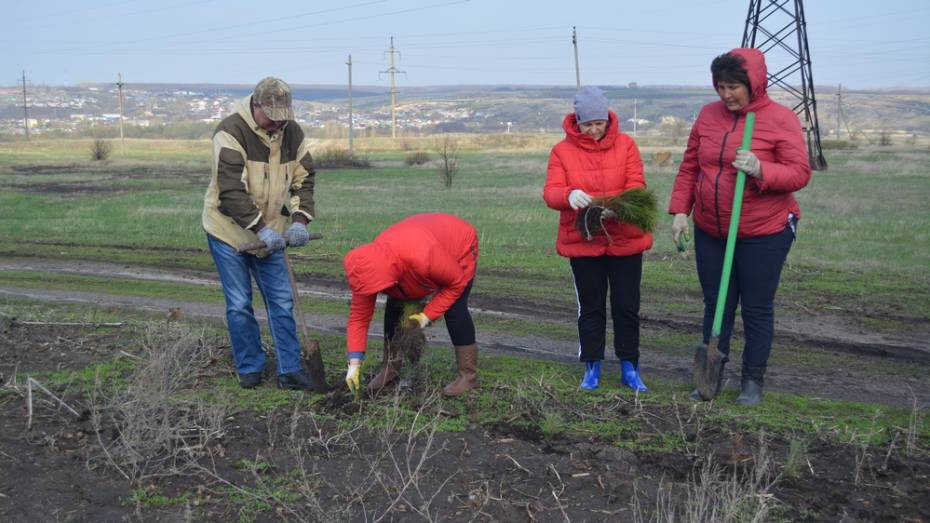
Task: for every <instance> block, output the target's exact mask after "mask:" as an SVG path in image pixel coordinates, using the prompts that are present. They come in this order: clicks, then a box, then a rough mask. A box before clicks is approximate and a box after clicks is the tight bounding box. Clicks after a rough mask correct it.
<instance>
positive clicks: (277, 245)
mask: <svg viewBox="0 0 930 523" xmlns="http://www.w3.org/2000/svg"><path fill="white" fill-rule="evenodd" d="M258 239H259V240H261V241H263V242H265V248H266V249H268V250H269V251H271V252H274V251H279V250H281V249H283V248H284V246H285V243H284V236H281V235H280V234H278V231H276V230H274V229H272V228H271V227H262V230H260V231H258Z"/></svg>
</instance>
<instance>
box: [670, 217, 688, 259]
mask: <svg viewBox="0 0 930 523" xmlns="http://www.w3.org/2000/svg"><path fill="white" fill-rule="evenodd" d="M690 239H691V234H690V230H689V228H688V215H687V214H685V213H681V212H680V213H678V214H676V215H675V218H674V219H673V220H672V240H673V241H674V242H675V245H676V246H677V247H678V252H684V250H685V244H686V243H688V240H690Z"/></svg>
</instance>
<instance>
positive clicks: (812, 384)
mask: <svg viewBox="0 0 930 523" xmlns="http://www.w3.org/2000/svg"><path fill="white" fill-rule="evenodd" d="M11 270H16V271H39V272H48V273H57V274H80V275H88V276H117V277H120V278H128V279H139V280H147V281H162V282H173V283H184V284H192V285H205V286H213V287H218V282H217V280H216V277H215V275H214V274H210V273H203V272H194V271H177V270H165V269H157V268H149V267H138V266H126V265H120V264H110V263H105V262H89V261H73V260H68V261H61V260H48V259H34V258H0V271H11ZM301 280H302V281H301V294H302V295H307V296H321V297H327V298H335V299H348V294H347V293H346V291H345V287H344V284H343V282H341V281H327V280H320V279H310V278H309V277H308V276H307V275H303V276H302V277H301ZM217 293H218V296H219V291H217ZM0 296H8V297H16V298H28V299H34V300H44V301H50V302H64V303H81V304H92V305H96V306H99V307H103V308H129V309H137V310H144V311H150V312H155V313H166V312H167V311H168V310H169V309H171V308H173V307H181V309H182V311H183V314H184V316H187V317H197V318H207V319H210V320H213V321H217V322H222V321H223V317H224V308H223V305H222V303H220V302H216V303H203V302H179V301H177V300H168V299H153V298H147V297H138V296H118V295H111V294H103V293H93V292H74V291H61V290H55V289H27V288H17V287H8V286H0ZM473 305H474V307H473V310H474V312H475V313H476V314H479V315H482V314H483V315H488V316H494V317H503V318H511V319H519V320H524V321H534V322H535V321H540V320H543V321H545V322H547V323H557V324H565V325H571V324H572V318H573V316H574V311H573V310H571V309H570V308H569V307H554V308H553V307H551V306H549V307H546V306H543V305H541V304H540V305H539V307H538V308H535V309H534V308H533V307H532V306H531V307H527V304H526V303H521V304H519V305H516V304H515V303H512V302H510V301H509V300H506V299H492V298H487V297H480V296H475V299H474V300H473ZM531 305H532V304H531ZM257 312H258V314H259V315H260V316H264V311H261V310H260V311H257ZM782 316H783V317H782V318H780V320H779V322H778V325H776V331H777V332H778V335H777V339H776V344H779V345H788V344H793V345H798V344H800V345H806V346H816V347H821V348H824V349H828V350H831V351H836V352H844V353H850V354H853V355H856V356H857V358H851V361H852V362H854V363H861V365H851V366H850V368H848V369H830V372H829V375H825V374H826V373H825V372H824V370H823V369H817V368H809V367H805V366H799V367H773V368H772V369H770V371H769V373H768V375H767V387H768V388H769V389H771V390H781V391H791V392H795V393H799V394H804V395H809V396H814V397H822V398H829V399H842V400H854V401H869V402H879V403H886V404H891V405H899V406H903V407H909V406H910V405H911V402H912V400H913V397H912V396H911V392H910V391H911V390H913V393H914V394H915V395H916V396H917V398H918V401H920V402H921V403H922V404H927V403H930V387H928V386H927V385H926V384H925V383H923V382H922V381H921V380H918V379H916V378H913V377H908V376H894V378H893V379H889V377H888V376H887V375H883V376H881V378H880V379H866V377H867V376H868V375H869V372H868V368H867V367H868V361H871V360H870V358H880V359H883V360H892V361H897V362H908V363H910V364H913V365H919V366H921V367H927V368H930V347H928V346H927V345H926V342H924V344H921V343H919V342H918V341H917V340H916V339H915V338H916V337H917V336H916V335H913V334H912V335H908V334H907V333H905V334H904V335H902V336H899V337H896V338H891V337H888V336H882V335H878V334H874V333H868V332H861V330H862V329H861V328H860V329H857V328H856V327H855V326H853V325H851V324H849V323H848V322H846V321H844V319H843V318H840V317H836V316H831V315H826V314H825V315H822V316H811V315H807V316H806V317H785V315H782ZM306 317H307V319H308V325H309V326H310V328H311V329H313V330H317V331H320V332H324V333H329V334H335V335H344V333H345V318H344V317H343V316H341V315H325V314H306ZM380 330H381V328H380V325H378V324H373V325H372V328H371V336H372V337H373V338H376V339H380V337H381V332H380ZM669 331H675V332H695V333H697V332H698V331H699V325H698V323H697V320H696V319H694V318H687V317H683V316H681V317H676V316H674V315H668V314H661V315H660V314H659V313H658V312H657V311H650V310H644V312H643V337H647V336H649V335H650V334H655V333H661V332H669ZM429 334H430V336H431V342H433V343H434V344H438V345H448V337H447V334H446V332H445V330H444V329H441V328H433V329H430V331H429ZM924 339H926V338H924ZM478 342H479V343H480V344H481V347H482V350H490V351H496V352H504V353H511V354H514V353H516V354H525V355H527V356H530V357H534V358H539V359H550V360H557V361H564V362H574V361H577V360H576V351H577V347H576V346H575V344H574V343H569V342H565V341H562V340H553V339H550V338H546V337H540V336H512V335H505V334H499V333H481V332H479V337H478ZM863 356H868V357H870V358H863ZM691 357H692V355H691V352H690V349H689V348H687V347H682V349H681V351H680V352H679V353H675V354H668V353H665V354H661V353H647V354H645V358H644V359H645V362H646V365H648V368H649V374H650V375H654V376H659V377H662V378H665V379H671V380H674V381H679V382H683V383H684V382H688V381H690V380H691ZM729 373H730V374H729V381H728V385H729V386H731V387H737V386H738V381H739V377H738V374H737V373H735V372H734V371H733V370H729Z"/></svg>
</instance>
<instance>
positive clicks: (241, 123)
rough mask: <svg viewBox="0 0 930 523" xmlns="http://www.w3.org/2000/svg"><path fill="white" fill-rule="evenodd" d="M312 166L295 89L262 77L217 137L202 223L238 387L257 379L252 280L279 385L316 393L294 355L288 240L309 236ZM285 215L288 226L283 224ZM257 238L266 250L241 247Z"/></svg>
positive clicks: (260, 363) (261, 357) (300, 241)
mask: <svg viewBox="0 0 930 523" xmlns="http://www.w3.org/2000/svg"><path fill="white" fill-rule="evenodd" d="M314 177H315V171H314V169H313V159H312V158H311V157H310V152H309V149H308V142H307V140H305V139H304V133H303V130H301V128H300V126H299V125H297V122H295V121H294V109H293V108H292V95H291V88H290V86H288V85H287V84H286V83H285V82H284V81H283V80H281V79H278V78H273V77H268V78H265V79H264V80H262V81H261V82H259V83H258V85H256V86H255V91H254V92H253V93H252V94H251V95H249V96H246V97H245V98H244V99H242V100H241V101H240V102H239V103H238V104H237V106H236V108H235V112H234V113H233V114H231V115H230V116H227V117H226V118H225V119H223V121H221V122H220V124H219V125H218V126H217V128H216V131H215V132H214V134H213V163H212V173H211V179H210V185H209V187H208V188H207V193H206V195H205V196H204V206H203V216H202V219H203V228H204V230H205V231H206V232H207V242H208V244H209V246H210V253H211V254H212V255H213V260H214V262H215V263H216V269H217V271H218V272H219V275H220V281H221V283H222V285H223V294H224V296H225V298H226V323H227V327H228V329H229V338H230V341H231V344H232V352H233V359H234V360H235V363H236V371H237V372H238V374H239V385H240V386H242V387H243V388H247V389H251V388H254V387H256V386H257V385H259V384H260V383H261V381H262V373H263V371H264V365H265V353H264V351H263V350H262V341H261V334H260V331H259V326H258V321H256V319H255V313H254V312H253V310H252V278H253V277H254V278H255V280H256V283H257V284H258V288H259V290H260V291H261V293H262V297H263V298H264V300H265V307H266V309H267V311H268V326H269V329H270V331H271V337H272V339H273V340H274V346H275V350H276V354H277V357H276V360H277V369H276V374H277V381H278V386H279V387H281V388H286V389H302V390H312V389H313V388H314V383H313V381H312V379H311V378H310V376H309V375H308V373H307V372H306V371H305V370H304V368H303V365H302V364H301V359H300V343H299V342H298V339H297V328H296V325H295V322H294V314H293V308H294V301H293V300H294V299H296V298H297V297H296V296H293V295H292V292H291V286H290V279H289V276H288V270H287V267H286V265H285V259H284V256H285V253H284V248H285V246H286V245H290V246H294V247H300V246H302V245H305V244H306V243H307V241H308V240H309V237H310V233H309V232H308V231H307V226H308V224H309V223H310V222H311V221H312V220H313V216H314V208H313V184H314ZM289 222H290V224H289ZM256 239H258V240H261V241H262V242H264V243H265V246H266V252H263V253H260V254H252V253H246V252H243V253H240V252H238V249H239V248H240V247H242V246H244V245H245V244H247V243H250V242H254V241H255V240H256Z"/></svg>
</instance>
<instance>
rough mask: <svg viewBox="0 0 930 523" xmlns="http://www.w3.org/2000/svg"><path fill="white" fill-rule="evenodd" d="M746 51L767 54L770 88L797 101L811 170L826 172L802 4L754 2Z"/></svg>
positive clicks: (769, 0) (793, 1) (797, 1)
mask: <svg viewBox="0 0 930 523" xmlns="http://www.w3.org/2000/svg"><path fill="white" fill-rule="evenodd" d="M742 47H755V48H757V49H759V50H761V51H762V52H763V53H765V61H766V65H768V70H769V85H770V86H774V85H777V86H778V87H781V88H782V89H784V90H785V91H786V92H787V93H789V94H791V95H792V96H794V97H795V98H796V99H797V102H796V103H795V105H794V106H793V107H792V109H794V112H795V113H796V114H797V115H798V118H799V119H800V120H801V125H802V126H803V127H804V133H805V134H806V135H807V152H808V155H809V157H810V163H811V168H812V169H814V170H818V171H823V170H826V169H827V160H826V159H824V157H823V149H822V148H821V146H820V124H819V123H818V121H817V99H816V98H815V97H814V78H813V75H812V74H811V54H810V49H809V47H808V45H807V22H806V21H805V19H804V5H803V3H802V0H750V1H749V12H748V14H747V15H746V28H745V29H744V30H743V44H742Z"/></svg>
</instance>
